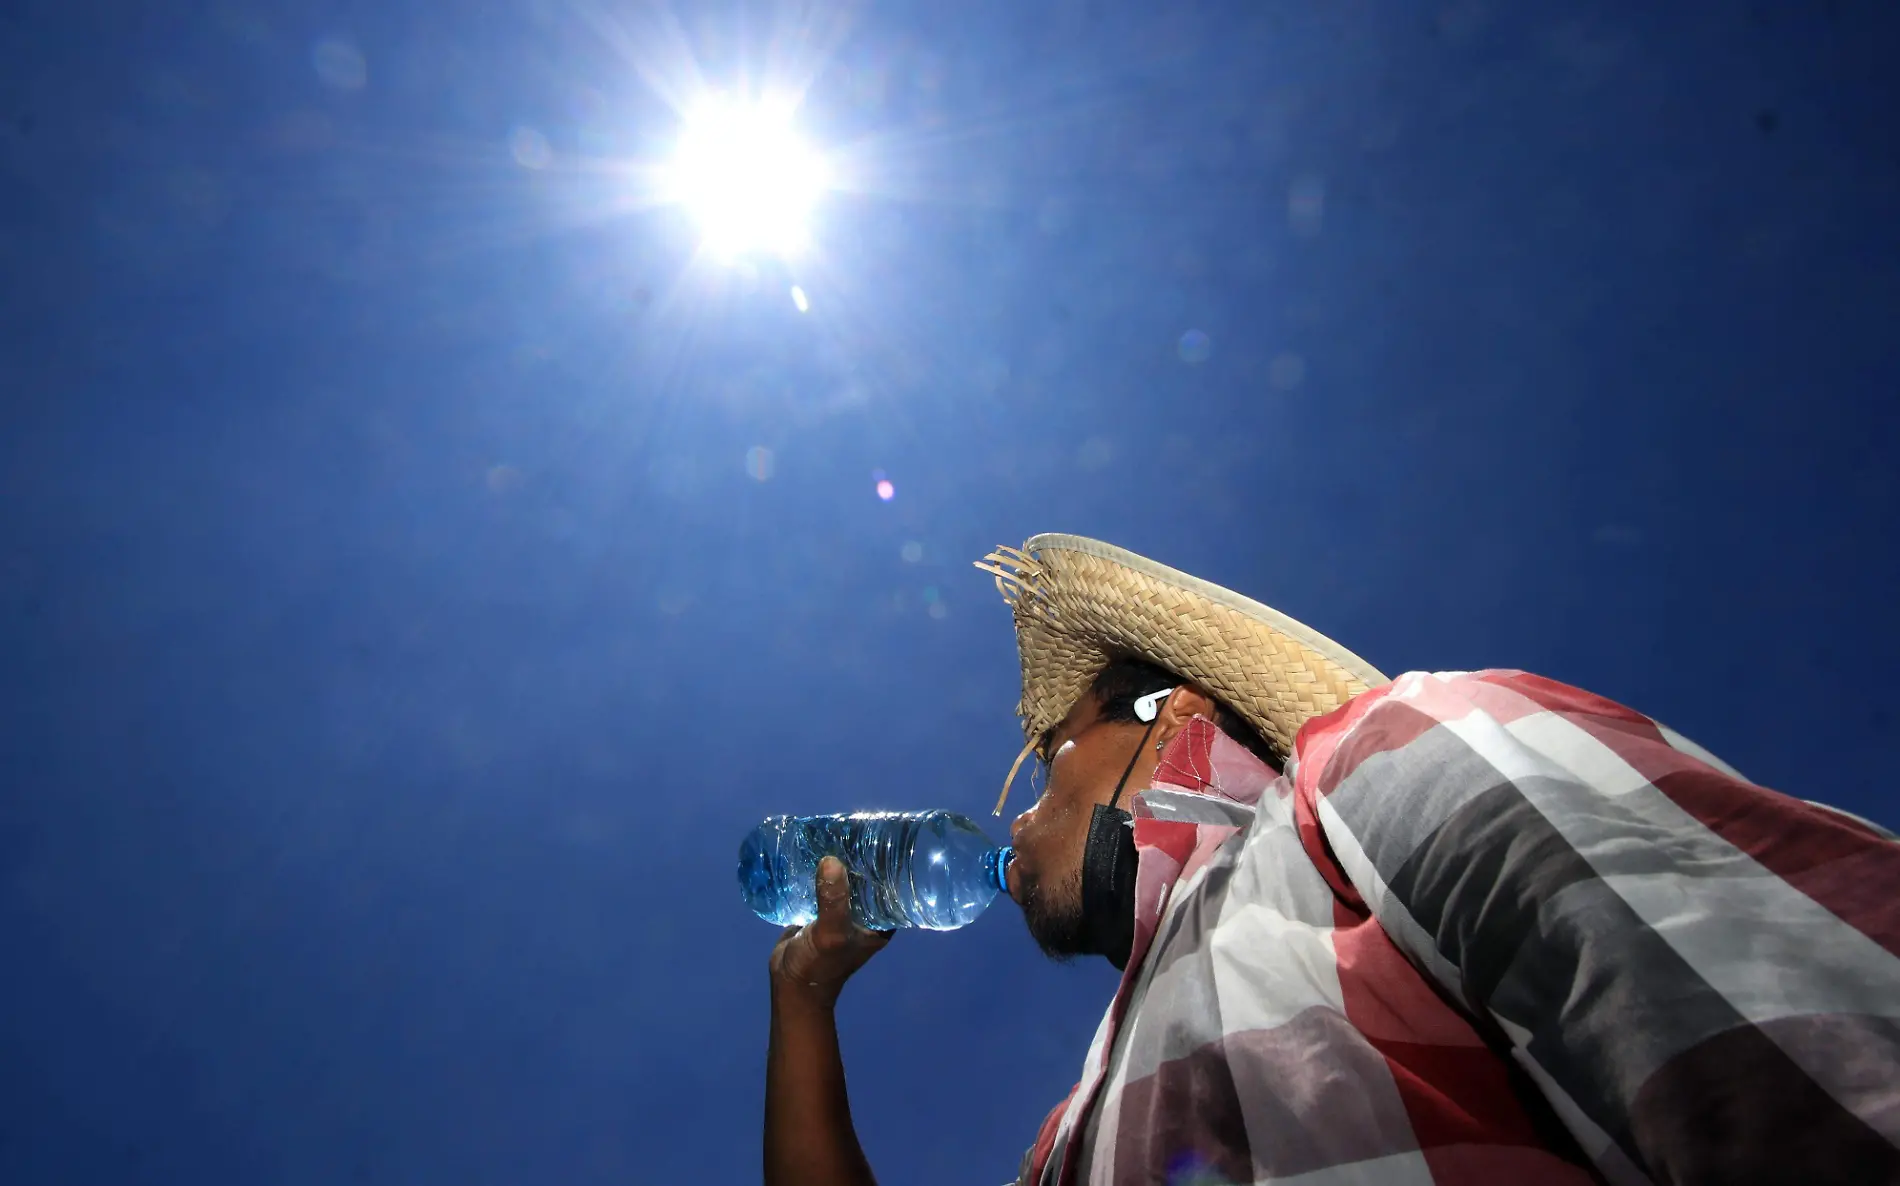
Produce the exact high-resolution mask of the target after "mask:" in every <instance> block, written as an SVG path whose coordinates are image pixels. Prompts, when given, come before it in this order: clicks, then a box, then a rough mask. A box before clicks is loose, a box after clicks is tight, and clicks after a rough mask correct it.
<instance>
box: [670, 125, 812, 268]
mask: <svg viewBox="0 0 1900 1186" xmlns="http://www.w3.org/2000/svg"><path fill="white" fill-rule="evenodd" d="M671 179H672V187H673V189H674V192H675V194H676V196H677V197H678V199H679V200H680V201H681V202H683V203H685V205H686V207H687V209H689V210H690V211H692V213H693V216H694V217H695V218H697V219H698V220H699V226H700V232H701V233H702V234H703V235H704V236H705V243H706V246H707V247H709V248H711V249H712V250H713V251H715V252H717V253H719V254H720V255H722V256H726V257H732V256H737V255H743V254H749V253H757V252H764V253H769V254H773V255H782V256H791V255H796V254H797V253H798V252H799V251H800V250H801V249H802V248H803V247H804V246H805V244H806V242H807V241H808V240H809V238H810V235H811V231H810V227H809V226H808V225H807V219H808V218H809V217H810V215H811V209H812V205H813V204H814V203H815V202H816V201H817V200H818V195H819V193H820V192H821V191H822V190H823V189H824V186H825V171H824V167H823V165H822V163H821V162H820V161H819V159H818V157H817V156H816V154H814V153H813V152H811V150H810V149H808V148H807V147H806V146H805V144H804V142H803V141H802V140H800V139H799V137H798V133H797V130H796V129H795V128H794V127H793V124H792V109H791V107H790V106H789V105H784V104H773V103H741V102H735V101H732V100H729V99H715V100H711V101H709V102H707V103H706V104H705V105H704V106H702V107H700V108H699V109H697V110H695V111H693V112H692V113H691V114H690V115H688V116H687V118H686V122H685V127H684V128H683V129H682V131H681V133H680V142H679V149H678V151H677V153H676V154H675V156H674V158H673V164H672V169H671Z"/></svg>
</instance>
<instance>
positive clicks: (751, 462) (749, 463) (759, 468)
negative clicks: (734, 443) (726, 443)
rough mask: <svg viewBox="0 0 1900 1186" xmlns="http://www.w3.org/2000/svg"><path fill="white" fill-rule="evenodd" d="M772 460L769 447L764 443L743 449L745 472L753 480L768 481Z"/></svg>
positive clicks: (770, 474)
mask: <svg viewBox="0 0 1900 1186" xmlns="http://www.w3.org/2000/svg"><path fill="white" fill-rule="evenodd" d="M772 461H773V459H772V451H771V450H770V449H768V448H766V447H765V446H764V445H754V446H752V447H751V448H750V449H747V450H746V451H745V472H746V474H747V476H749V477H750V478H751V479H752V480H753V481H755V482H765V481H770V480H771V477H772Z"/></svg>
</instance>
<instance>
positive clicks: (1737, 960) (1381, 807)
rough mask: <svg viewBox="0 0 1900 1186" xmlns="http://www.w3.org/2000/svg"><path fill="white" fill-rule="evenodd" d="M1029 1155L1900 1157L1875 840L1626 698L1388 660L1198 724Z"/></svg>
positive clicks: (1898, 927)
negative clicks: (1243, 735) (1349, 677)
mask: <svg viewBox="0 0 1900 1186" xmlns="http://www.w3.org/2000/svg"><path fill="white" fill-rule="evenodd" d="M1132 806H1133V812H1134V815H1135V823H1134V829H1135V844H1136V848H1137V850H1138V852H1139V854H1140V861H1139V875H1138V877H1137V890H1136V906H1135V943H1134V950H1133V953H1132V955H1131V958H1130V959H1129V962H1128V968H1127V971H1126V973H1125V974H1124V976H1123V978H1122V983H1121V988H1120V990H1119V991H1118V992H1117V993H1116V995H1115V999H1114V1001H1113V1002H1112V1003H1111V1004H1110V1005H1109V1008H1108V1013H1107V1015H1106V1016H1105V1017H1104V1018H1103V1019H1102V1024H1101V1027H1100V1029H1099V1030H1098V1031H1097V1033H1096V1036H1095V1039H1094V1042H1093V1043H1092V1044H1091V1045H1090V1047H1089V1052H1088V1058H1087V1061H1086V1063H1085V1064H1084V1066H1083V1072H1082V1080H1081V1082H1080V1083H1078V1084H1077V1085H1076V1087H1075V1089H1074V1091H1073V1092H1072V1093H1071V1095H1070V1097H1069V1098H1068V1099H1067V1100H1066V1101H1064V1102H1063V1103H1062V1104H1061V1105H1059V1106H1058V1107H1057V1108H1056V1109H1055V1111H1054V1112H1053V1113H1051V1114H1050V1116H1049V1119H1048V1120H1047V1121H1045V1122H1044V1125H1043V1128H1042V1131H1041V1133H1040V1135H1039V1136H1038V1138H1037V1141H1036V1144H1035V1145H1034V1147H1032V1148H1031V1149H1030V1151H1029V1153H1028V1154H1027V1155H1026V1156H1025V1157H1024V1160H1023V1166H1022V1172H1021V1177H1020V1178H1019V1179H1018V1181H1019V1183H1021V1184H1023V1186H1032V1184H1033V1186H1072V1184H1080V1183H1093V1184H1108V1183H1115V1184H1131V1183H1144V1184H1145V1183H1168V1184H1170V1186H1190V1184H1192V1186H1202V1184H1209V1183H1240V1182H1297V1183H1300V1184H1302V1186H1334V1184H1339V1186H1344V1184H1346V1183H1365V1184H1367V1186H1374V1184H1378V1186H1383V1184H1386V1183H1391V1184H1394V1186H1396V1184H1399V1183H1405V1184H1408V1186H1409V1184H1412V1183H1418V1184H1439V1186H1442V1184H1446V1183H1471V1184H1479V1183H1482V1184H1485V1186H1490V1184H1493V1183H1499V1182H1525V1183H1537V1184H1538V1186H1564V1184H1567V1183H1584V1182H1598V1181H1608V1182H1611V1183H1618V1184H1621V1183H1664V1182H1722V1183H1734V1182H1760V1183H1803V1184H1807V1183H1835V1182H1839V1183H1847V1182H1853V1183H1873V1182H1900V845H1895V844H1892V843H1890V842H1889V838H1888V837H1887V836H1886V835H1885V834H1884V833H1882V832H1881V830H1879V829H1877V828H1875V827H1874V826H1873V825H1871V824H1866V823H1865V822H1864V821H1860V820H1857V819H1855V818H1853V817H1851V816H1846V815H1844V814H1841V813H1837V812H1834V811H1832V810H1830V809H1826V808H1822V807H1819V806H1816V805H1813V804H1808V803H1803V802H1801V801H1799V800H1796V799H1791V798H1788V797H1786V796H1783V795H1780V794H1777V793H1776V792H1773V791H1769V790H1764V789H1762V788H1760V787H1757V786H1754V785H1752V784H1750V783H1748V782H1746V781H1744V780H1743V779H1742V778H1741V777H1740V776H1739V775H1737V774H1736V773H1735V772H1734V771H1732V770H1730V769H1729V768H1728V767H1726V766H1724V765H1723V764H1722V763H1721V762H1720V761H1718V760H1717V759H1715V758H1714V757H1713V756H1712V755H1710V754H1708V753H1706V752H1705V751H1703V750H1701V749H1700V748H1698V747H1697V746H1695V745H1694V744H1693V743H1691V742H1689V741H1687V740H1686V739H1684V738H1682V737H1680V736H1678V735H1676V734H1674V733H1672V732H1670V731H1669V730H1667V729H1665V728H1663V727H1662V726H1660V725H1658V724H1656V723H1655V722H1654V721H1652V720H1650V719H1648V718H1647V717H1644V716H1642V715H1640V714H1638V713H1635V712H1631V711H1630V710H1628V709H1626V708H1623V707H1621V706H1620V705H1617V704H1614V703H1611V702H1610V701H1607V700H1603V699H1601V698H1599V697H1596V696H1592V695H1590V694H1588V693H1585V692H1580V691H1578V690H1576V689H1574V688H1569V687H1565V686H1564V685H1562V684H1558V683H1554V682H1552V681H1549V680H1545V679H1541V678H1538V677H1536V676H1531V675H1525V674H1522V673H1519V672H1483V673H1478V674H1462V673H1460V674H1449V675H1429V674H1412V675H1407V676H1404V677H1401V678H1400V679H1399V680H1397V681H1396V682H1394V683H1392V684H1390V685H1388V686H1386V687H1383V688H1379V689H1376V690H1374V691H1371V692H1368V693H1366V694H1364V695H1362V696H1359V697H1358V698H1357V699H1355V700H1353V701H1352V703H1350V704H1348V705H1347V706H1346V707H1344V708H1342V709H1340V710H1339V711H1338V712H1335V713H1332V714H1331V715H1329V716H1327V717H1324V718H1322V719H1320V720H1316V721H1314V722H1312V723H1311V724H1309V725H1308V726H1307V727H1306V728H1305V729H1304V730H1302V731H1301V733H1300V737H1299V742H1298V744H1297V746H1296V752H1295V756H1294V761H1293V762H1292V763H1290V764H1289V767H1288V772H1287V774H1286V775H1285V776H1279V775H1276V774H1274V773H1273V771H1272V770H1270V769H1269V768H1268V767H1267V766H1265V765H1264V764H1263V763H1261V762H1260V761H1259V760H1258V759H1256V758H1255V757H1254V756H1253V755H1252V754H1250V753H1248V752H1247V751H1246V750H1245V749H1243V748H1242V747H1241V746H1240V745H1239V744H1238V743H1236V742H1234V741H1233V740H1231V739H1229V738H1228V737H1226V736H1224V735H1223V734H1221V733H1219V732H1218V731H1217V730H1215V729H1214V727H1213V726H1212V725H1210V724H1208V723H1207V722H1205V721H1202V720H1196V721H1195V722H1193V723H1192V724H1191V725H1190V726H1189V727H1188V728H1187V729H1186V730H1184V731H1183V732H1182V733H1180V734H1179V735H1178V736H1176V737H1175V738H1174V740H1173V741H1172V742H1170V743H1169V745H1168V747H1167V749H1166V751H1165V752H1164V754H1163V756H1162V762H1161V766H1160V768H1159V770H1158V771H1157V775H1156V785H1155V786H1154V787H1153V788H1152V789H1150V790H1148V791H1146V792H1144V793H1143V794H1141V795H1138V796H1136V797H1135V800H1134V802H1133V804H1132Z"/></svg>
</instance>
